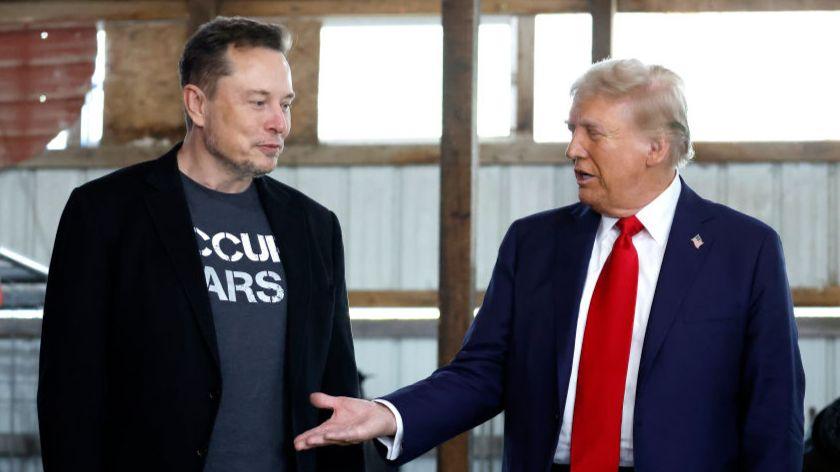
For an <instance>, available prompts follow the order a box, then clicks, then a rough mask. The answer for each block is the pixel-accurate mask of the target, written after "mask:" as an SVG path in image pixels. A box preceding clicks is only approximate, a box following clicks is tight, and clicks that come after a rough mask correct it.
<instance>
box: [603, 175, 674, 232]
mask: <svg viewBox="0 0 840 472" xmlns="http://www.w3.org/2000/svg"><path fill="white" fill-rule="evenodd" d="M681 190H682V182H680V174H679V172H676V173H675V175H674V179H673V180H672V181H671V184H670V185H668V187H667V188H666V189H665V190H664V191H663V192H662V193H660V194H659V195H657V197H656V198H654V199H653V201H651V202H650V203H648V204H647V205H645V206H644V207H642V209H641V210H639V211H638V213H636V218H638V219H639V222H641V223H642V226H644V227H645V230H646V231H647V232H648V234H650V236H651V237H652V238H653V240H654V241H656V243H657V244H659V245H664V244H665V243H666V242H667V241H668V233H670V232H671V223H673V221H674V212H676V210H677V201H678V200H679V198H680V191H681ZM616 223H618V218H615V217H612V216H607V215H602V216H601V224H600V226H599V227H598V233H597V235H596V236H595V237H596V239H597V240H598V241H599V242H600V241H601V240H603V238H604V237H605V236H606V235H607V234H608V233H609V231H610V230H611V229H612V228H613V227H614V226H615V224H616Z"/></svg>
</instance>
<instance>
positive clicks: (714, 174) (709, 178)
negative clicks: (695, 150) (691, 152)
mask: <svg viewBox="0 0 840 472" xmlns="http://www.w3.org/2000/svg"><path fill="white" fill-rule="evenodd" d="M725 170H726V167H725V166H724V165H721V164H697V163H691V164H689V165H688V166H686V167H685V168H683V169H680V175H682V177H683V179H685V183H686V184H688V186H689V187H691V188H692V190H694V191H695V192H697V194H698V195H700V196H701V197H703V198H705V199H707V200H712V201H715V202H721V201H723V198H721V194H722V193H723V192H722V191H721V189H722V187H723V186H724V185H723V184H724V183H725V182H724V181H723V176H722V174H723V173H724V172H725Z"/></svg>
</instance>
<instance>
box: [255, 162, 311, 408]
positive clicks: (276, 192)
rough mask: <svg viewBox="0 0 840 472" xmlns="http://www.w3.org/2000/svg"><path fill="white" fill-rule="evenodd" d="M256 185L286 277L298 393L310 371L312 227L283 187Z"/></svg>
mask: <svg viewBox="0 0 840 472" xmlns="http://www.w3.org/2000/svg"><path fill="white" fill-rule="evenodd" d="M254 183H255V184H256V186H257V191H258V193H259V195H260V201H261V202H262V206H263V210H264V211H265V215H266V218H267V219H268V223H269V226H271V232H272V233H273V234H274V240H275V241H276V242H277V246H278V249H279V251H280V259H281V260H282V261H283V270H284V271H285V273H286V287H287V288H288V290H287V292H286V303H287V308H288V312H287V313H288V314H287V325H286V352H287V360H286V376H287V377H286V378H287V379H288V382H289V386H290V387H291V392H296V391H297V390H298V386H299V385H300V382H301V381H300V378H301V375H302V373H303V372H305V370H306V355H305V353H306V350H307V344H308V343H307V338H308V336H307V332H308V330H307V321H308V320H309V319H310V316H309V315H310V313H309V311H310V310H309V304H310V303H309V302H310V297H311V289H312V273H311V268H310V265H309V262H310V257H311V254H312V250H311V248H310V244H311V242H310V240H309V238H308V237H307V236H308V235H309V234H310V231H309V224H308V223H307V220H306V215H305V213H304V211H303V209H302V208H301V207H300V206H299V205H297V204H296V203H295V201H294V200H293V199H292V197H291V195H290V194H289V193H288V192H287V191H286V190H285V189H283V188H282V187H281V186H280V185H269V183H268V182H266V179H265V178H258V179H255V180H254Z"/></svg>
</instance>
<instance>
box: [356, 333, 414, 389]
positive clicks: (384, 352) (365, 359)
mask: <svg viewBox="0 0 840 472" xmlns="http://www.w3.org/2000/svg"><path fill="white" fill-rule="evenodd" d="M403 342H404V341H403V340H395V339H385V338H376V339H359V338H356V339H355V340H354V342H353V344H354V348H355V351H356V367H357V368H358V369H359V372H361V373H363V374H364V375H365V376H367V378H366V379H365V381H364V383H363V384H362V388H363V389H364V394H365V397H367V398H376V397H379V396H382V395H385V394H387V393H390V392H392V391H393V390H395V389H396V388H398V387H401V386H402V385H400V383H399V380H400V372H399V365H400V361H401V359H400V354H401V351H400V344H401V343H403Z"/></svg>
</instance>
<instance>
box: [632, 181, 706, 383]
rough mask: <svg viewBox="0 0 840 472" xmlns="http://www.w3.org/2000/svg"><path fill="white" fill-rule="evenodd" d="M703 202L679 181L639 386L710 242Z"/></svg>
mask: <svg viewBox="0 0 840 472" xmlns="http://www.w3.org/2000/svg"><path fill="white" fill-rule="evenodd" d="M707 205H708V203H706V202H705V201H704V200H703V199H701V198H700V197H699V196H698V195H697V194H696V193H694V191H693V190H691V189H690V188H689V187H688V186H687V185H686V184H685V182H682V191H681V192H680V198H679V200H678V201H677V209H676V212H675V213H674V221H673V223H672V224H671V233H670V235H669V236H668V243H667V246H666V247H665V256H664V258H663V259H662V267H661V269H660V270H659V280H658V281H657V284H656V291H655V293H654V297H653V304H652V305H651V309H650V316H649V318H648V325H647V331H646V332H645V341H644V345H643V347H642V359H641V365H640V366H639V377H638V382H637V385H638V386H639V387H641V386H642V385H643V383H644V381H645V378H646V377H647V374H648V372H649V371H650V369H651V367H652V366H653V363H654V361H655V360H656V356H657V355H658V354H659V350H660V348H661V347H662V343H663V342H664V341H665V337H666V336H667V335H668V331H669V330H670V328H671V326H672V325H673V323H674V319H675V318H676V316H677V313H679V310H680V306H681V305H682V301H683V299H685V296H686V295H687V294H688V290H689V288H690V287H691V285H692V283H693V282H694V279H695V278H696V276H697V273H698V272H699V271H700V268H701V266H702V264H703V262H704V261H705V260H706V255H707V254H708V253H709V251H710V250H711V249H712V246H713V245H714V235H713V234H710V233H708V232H703V231H702V229H703V223H704V222H705V221H707V220H709V219H711V218H712V216H711V214H710V213H709V212H708V209H707ZM697 235H700V236H701V238H702V240H703V244H702V245H701V246H700V247H695V244H694V242H693V241H692V238H694V237H695V236H697Z"/></svg>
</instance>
